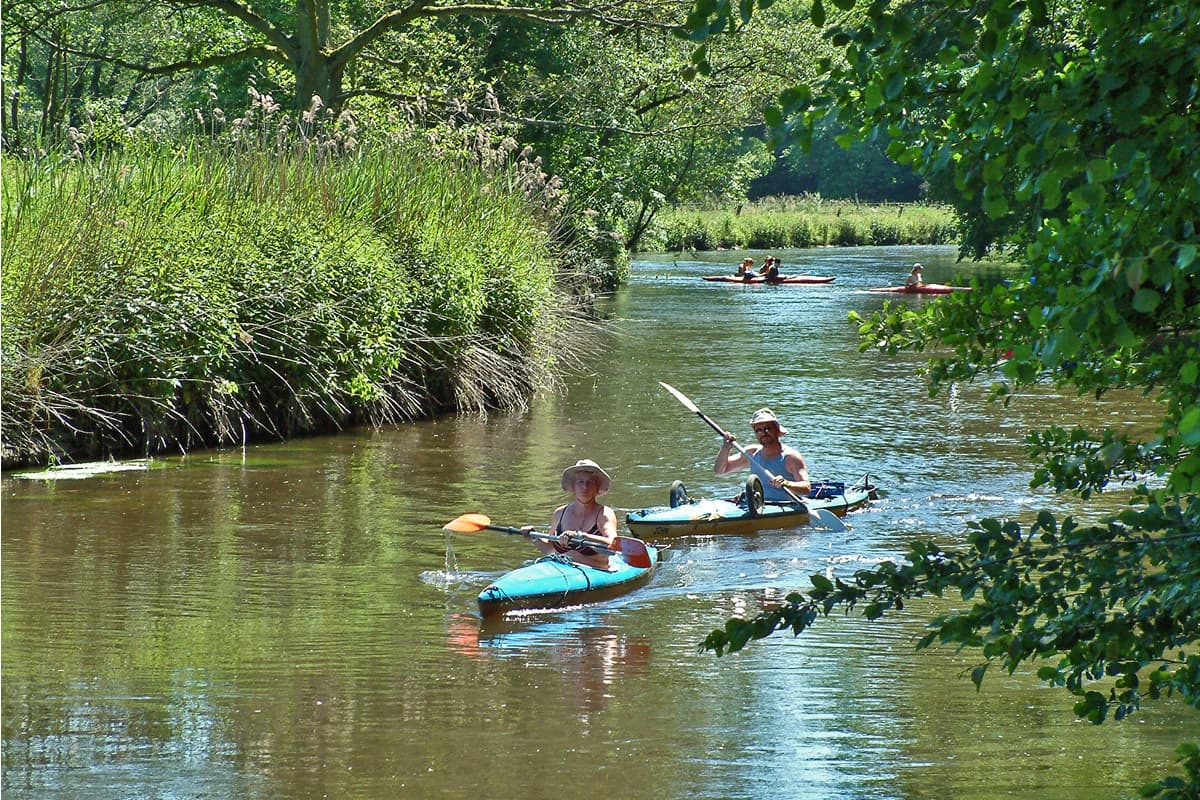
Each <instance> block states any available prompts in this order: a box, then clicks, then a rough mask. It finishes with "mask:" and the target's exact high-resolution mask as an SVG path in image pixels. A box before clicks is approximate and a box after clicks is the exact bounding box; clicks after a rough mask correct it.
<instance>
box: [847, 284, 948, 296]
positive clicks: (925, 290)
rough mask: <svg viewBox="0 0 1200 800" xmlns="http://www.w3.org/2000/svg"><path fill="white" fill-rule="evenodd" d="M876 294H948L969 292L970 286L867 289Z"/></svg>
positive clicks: (923, 285)
mask: <svg viewBox="0 0 1200 800" xmlns="http://www.w3.org/2000/svg"><path fill="white" fill-rule="evenodd" d="M867 291H869V292H875V293H876V294H950V293H951V292H969V291H971V287H970V286H947V285H946V284H944V283H925V284H922V285H920V286H883V287H880V288H878V289H868V290H867Z"/></svg>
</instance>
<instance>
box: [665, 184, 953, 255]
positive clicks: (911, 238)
mask: <svg viewBox="0 0 1200 800" xmlns="http://www.w3.org/2000/svg"><path fill="white" fill-rule="evenodd" d="M957 241H958V226H957V222H956V220H955V216H954V211H953V209H951V208H949V207H948V206H938V205H930V204H925V203H915V204H896V203H888V204H868V203H857V202H854V201H850V200H826V199H823V198H821V197H819V196H804V197H771V198H765V199H763V200H759V201H757V202H754V203H746V204H744V205H739V206H737V207H735V208H732V209H731V208H728V207H723V208H679V209H669V210H664V211H663V212H662V213H661V214H660V215H659V218H658V220H657V221H656V224H655V226H654V228H653V230H652V231H651V232H650V233H649V234H648V235H647V236H646V239H645V241H644V242H643V252H647V253H652V252H663V253H670V252H681V251H705V250H772V249H783V248H805V247H824V246H839V247H859V246H876V247H878V246H893V245H913V244H954V243H956V242H957Z"/></svg>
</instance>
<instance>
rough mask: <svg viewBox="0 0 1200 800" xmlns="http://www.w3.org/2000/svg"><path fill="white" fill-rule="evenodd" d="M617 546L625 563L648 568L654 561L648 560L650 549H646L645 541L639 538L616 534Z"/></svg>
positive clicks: (639, 567)
mask: <svg viewBox="0 0 1200 800" xmlns="http://www.w3.org/2000/svg"><path fill="white" fill-rule="evenodd" d="M617 548H618V552H619V553H620V554H621V556H622V557H623V558H624V559H625V563H626V564H628V565H629V566H631V567H637V568H638V569H648V568H649V567H650V566H651V565H653V563H654V562H653V561H651V560H650V551H649V550H647V549H646V543H645V542H643V541H641V540H640V539H634V538H633V537H631V536H618V537H617Z"/></svg>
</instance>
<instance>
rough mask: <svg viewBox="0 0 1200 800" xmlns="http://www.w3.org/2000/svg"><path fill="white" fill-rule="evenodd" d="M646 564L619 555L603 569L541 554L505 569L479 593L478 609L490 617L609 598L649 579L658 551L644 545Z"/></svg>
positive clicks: (483, 614)
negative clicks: (509, 570)
mask: <svg viewBox="0 0 1200 800" xmlns="http://www.w3.org/2000/svg"><path fill="white" fill-rule="evenodd" d="M646 550H647V552H648V553H649V554H650V566H649V567H634V566H630V565H629V564H627V563H626V562H625V560H624V559H623V558H622V557H621V556H620V555H611V556H609V558H608V563H609V567H610V568H609V569H607V570H603V569H599V568H597V567H592V566H588V565H587V564H580V563H578V562H575V561H572V560H571V559H569V558H567V557H565V556H557V555H554V556H544V557H542V558H539V559H537V560H535V561H531V562H529V563H527V564H525V565H523V566H520V567H518V568H517V569H514V570H512V571H511V572H507V573H505V574H504V575H502V576H500V577H499V578H497V579H496V580H495V581H493V582H492V583H491V584H489V585H488V586H487V587H486V588H484V590H483V591H481V592H480V593H479V597H478V598H477V602H478V604H479V613H480V614H481V615H482V616H485V617H490V616H495V615H498V614H503V613H505V612H508V611H515V610H519V609H534V608H559V607H561V606H572V605H579V604H582V603H594V602H599V601H602V600H609V599H611V598H613V597H617V596H619V595H622V594H625V593H626V592H628V591H631V590H632V589H634V588H636V587H638V586H640V585H642V584H643V583H645V582H646V581H647V580H649V578H650V576H651V574H653V572H654V569H655V567H657V566H658V560H659V552H658V549H657V548H656V547H654V546H652V545H649V544H648V545H646Z"/></svg>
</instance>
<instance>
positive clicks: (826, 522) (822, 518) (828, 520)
mask: <svg viewBox="0 0 1200 800" xmlns="http://www.w3.org/2000/svg"><path fill="white" fill-rule="evenodd" d="M808 516H809V518H810V523H809V524H811V525H813V527H821V528H826V529H828V530H831V531H834V532H836V533H840V532H841V531H844V530H847V528H846V523H844V522H842V521H841V520H840V519H838V516H837V514H834V513H833V512H832V511H830V510H828V509H825V508H810V509H809V510H808Z"/></svg>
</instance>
